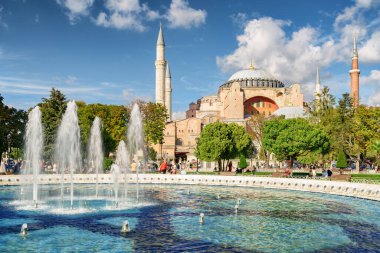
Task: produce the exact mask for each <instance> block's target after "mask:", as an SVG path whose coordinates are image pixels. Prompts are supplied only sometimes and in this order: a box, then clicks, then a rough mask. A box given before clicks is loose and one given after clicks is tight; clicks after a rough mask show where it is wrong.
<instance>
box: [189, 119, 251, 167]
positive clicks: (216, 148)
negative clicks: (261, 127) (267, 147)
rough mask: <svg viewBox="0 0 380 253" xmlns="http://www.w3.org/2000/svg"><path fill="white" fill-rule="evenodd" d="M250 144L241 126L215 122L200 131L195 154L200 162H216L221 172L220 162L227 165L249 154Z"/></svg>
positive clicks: (248, 137)
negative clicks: (229, 161) (240, 156)
mask: <svg viewBox="0 0 380 253" xmlns="http://www.w3.org/2000/svg"><path fill="white" fill-rule="evenodd" d="M251 143H252V141H251V139H250V136H249V135H248V134H247V133H245V131H244V128H243V127H242V126H239V125H237V124H226V123H221V122H215V123H212V124H208V125H206V126H205V128H204V129H203V130H202V132H201V136H200V139H199V143H198V145H197V150H196V153H197V154H199V158H200V159H201V160H204V161H217V162H218V167H219V171H221V170H222V167H223V166H222V161H223V162H224V161H225V160H227V162H226V163H225V164H226V165H227V164H228V160H229V159H233V158H236V157H239V155H240V154H249V152H250V150H251V148H252V145H251Z"/></svg>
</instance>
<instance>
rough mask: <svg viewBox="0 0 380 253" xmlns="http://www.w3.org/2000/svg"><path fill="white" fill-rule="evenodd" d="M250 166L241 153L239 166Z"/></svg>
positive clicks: (243, 167) (241, 167)
mask: <svg viewBox="0 0 380 253" xmlns="http://www.w3.org/2000/svg"><path fill="white" fill-rule="evenodd" d="M247 167H248V163H247V160H246V159H245V156H244V155H240V160H239V168H240V169H245V168H247Z"/></svg>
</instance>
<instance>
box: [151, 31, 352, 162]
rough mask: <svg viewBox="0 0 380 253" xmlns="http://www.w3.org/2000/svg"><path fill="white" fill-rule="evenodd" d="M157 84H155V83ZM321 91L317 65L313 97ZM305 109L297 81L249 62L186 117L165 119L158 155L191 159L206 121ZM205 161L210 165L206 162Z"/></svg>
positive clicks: (297, 113) (241, 120) (298, 113)
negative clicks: (174, 119) (286, 80)
mask: <svg viewBox="0 0 380 253" xmlns="http://www.w3.org/2000/svg"><path fill="white" fill-rule="evenodd" d="M160 34H162V28H160ZM355 48H356V39H355V46H354V57H355V56H356V57H357V50H356V49H355ZM355 50H356V51H355ZM355 52H356V53H355ZM354 60H355V59H354V58H353V61H354ZM156 66H157V64H156ZM356 67H357V65H355V64H354V63H353V68H354V69H353V72H352V73H354V74H352V75H351V76H352V77H353V78H354V81H352V82H351V83H352V84H351V89H352V90H353V91H352V92H351V93H353V96H356V95H357V94H358V91H357V92H356V90H355V89H356V87H357V85H356V79H355V78H356V74H357V73H358V72H357V71H356ZM350 73H351V72H350ZM357 75H358V74H357ZM156 76H157V75H156ZM357 80H358V79H357ZM357 82H358V81H357ZM156 87H158V86H157V85H156ZM159 89H160V88H159ZM157 92H158V94H161V93H162V91H161V90H158V91H157V90H156V93H157ZM320 92H321V88H320V77H319V69H317V78H316V90H315V95H316V97H317V94H320ZM157 101H158V102H159V101H161V99H160V98H159V99H157ZM308 112H309V108H308V107H307V105H306V103H305V102H304V95H303V93H302V91H301V85H300V84H297V83H294V84H291V85H289V86H287V85H285V84H284V83H283V82H282V81H280V80H279V79H277V78H276V77H274V76H273V75H272V74H270V73H269V72H268V71H266V70H264V69H260V68H256V67H254V66H253V65H252V64H251V65H250V66H249V67H248V68H247V69H243V70H240V71H238V72H236V73H234V74H233V75H231V77H230V78H229V79H228V80H227V81H226V82H224V83H223V84H221V85H220V86H219V89H218V91H217V93H216V94H213V95H209V96H205V97H202V98H200V99H198V100H197V101H196V102H192V103H190V104H189V108H188V110H187V111H186V119H183V120H177V121H170V122H168V123H167V125H166V129H165V133H164V141H163V144H162V145H157V146H156V147H155V149H156V151H157V152H158V154H159V156H160V154H161V153H162V156H163V157H164V158H166V159H173V160H174V159H175V160H178V159H179V158H181V159H182V160H187V161H189V160H190V161H191V160H194V159H195V155H194V150H195V147H196V142H197V138H199V136H200V133H201V131H202V129H203V127H204V126H205V125H207V124H209V123H213V122H216V121H221V122H226V123H230V122H234V123H237V124H240V125H242V126H245V122H246V120H247V119H248V118H250V117H251V116H252V115H255V114H262V115H264V116H267V117H270V116H272V115H277V116H279V115H284V116H285V118H299V117H307V116H308ZM208 165H209V166H211V165H210V164H209V163H208ZM206 167H207V166H206Z"/></svg>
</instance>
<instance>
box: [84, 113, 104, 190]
mask: <svg viewBox="0 0 380 253" xmlns="http://www.w3.org/2000/svg"><path fill="white" fill-rule="evenodd" d="M101 127H102V122H101V120H100V118H99V117H95V119H94V122H93V123H92V127H91V134H90V141H89V143H88V157H87V161H88V162H89V163H90V164H89V165H90V166H91V169H93V170H95V171H94V172H95V173H96V190H95V191H96V192H95V194H96V197H98V184H99V173H103V158H104V153H103V141H102V134H101V131H100V129H101Z"/></svg>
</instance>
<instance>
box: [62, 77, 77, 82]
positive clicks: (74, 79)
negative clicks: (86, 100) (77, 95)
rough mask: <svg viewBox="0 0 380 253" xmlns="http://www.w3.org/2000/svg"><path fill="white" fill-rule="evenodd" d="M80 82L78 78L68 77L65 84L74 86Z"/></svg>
mask: <svg viewBox="0 0 380 253" xmlns="http://www.w3.org/2000/svg"><path fill="white" fill-rule="evenodd" d="M77 81H78V78H77V77H75V76H67V78H66V80H65V83H66V84H74V83H76V82H77Z"/></svg>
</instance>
